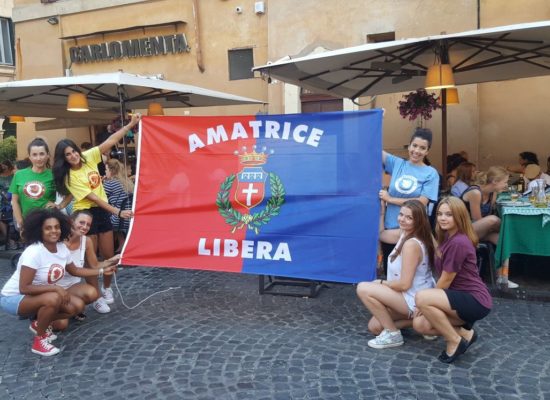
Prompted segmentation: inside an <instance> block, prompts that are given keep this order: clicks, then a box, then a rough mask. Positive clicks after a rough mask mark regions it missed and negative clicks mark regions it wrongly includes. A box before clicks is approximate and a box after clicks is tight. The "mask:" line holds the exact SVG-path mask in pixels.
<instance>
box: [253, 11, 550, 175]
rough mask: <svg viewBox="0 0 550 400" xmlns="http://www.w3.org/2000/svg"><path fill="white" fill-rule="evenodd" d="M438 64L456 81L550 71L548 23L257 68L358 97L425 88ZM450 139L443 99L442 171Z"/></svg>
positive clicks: (354, 49)
mask: <svg viewBox="0 0 550 400" xmlns="http://www.w3.org/2000/svg"><path fill="white" fill-rule="evenodd" d="M440 62H442V63H449V64H451V66H452V71H453V75H454V81H455V84H456V85H465V84H471V83H481V82H491V81H501V80H509V79H518V78H526V77H534V76H541V75H550V21H540V22H534V23H527V24H518V25H509V26H501V27H497V28H490V29H479V30H474V31H468V32H461V33H455V34H451V35H437V36H428V37H423V38H417V39H403V40H395V41H391V42H382V43H374V44H365V45H361V46H356V47H349V48H345V49H340V50H334V51H328V52H325V53H320V54H315V55H311V56H307V57H300V58H295V59H293V58H292V57H285V58H284V59H282V60H280V61H276V62H274V63H272V64H268V65H264V66H260V67H257V68H254V70H256V71H260V72H262V73H263V74H265V75H266V76H269V77H271V78H275V79H279V80H281V81H283V82H288V83H292V84H295V85H298V86H301V87H303V88H306V89H308V90H311V91H313V92H320V93H328V94H331V95H334V96H339V97H346V98H350V99H352V100H354V99H357V98H358V97H360V96H372V95H377V94H385V93H396V92H403V91H408V90H415V89H418V88H423V87H424V81H425V77H426V72H427V70H428V67H430V66H431V65H434V64H437V63H440ZM442 92H443V96H442V97H443V98H445V91H442ZM446 143H447V121H446V104H445V102H443V118H442V146H443V149H442V150H443V151H442V155H443V160H442V161H443V162H442V166H443V170H444V172H445V166H446V158H447V146H446Z"/></svg>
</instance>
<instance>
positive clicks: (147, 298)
mask: <svg viewBox="0 0 550 400" xmlns="http://www.w3.org/2000/svg"><path fill="white" fill-rule="evenodd" d="M113 277H114V278H115V289H116V291H117V293H118V295H119V296H120V300H121V301H122V305H123V306H124V307H126V308H127V309H128V310H133V309H134V308H136V307H138V306H140V305H141V304H143V303H144V302H146V301H147V300H149V299H150V298H151V297H153V296H155V295H157V294H160V293H165V292H168V291H170V290H175V289H181V286H177V287H169V288H168V289H164V290H160V291H158V292H155V293H153V294H151V295H149V296H147V297H146V298H144V299H143V300H141V301H140V302H139V303H137V304H136V305H135V306H132V307H130V306H128V305H127V304H126V303H125V302H124V299H123V298H122V293H120V289H119V288H118V284H117V282H116V273H114V274H113Z"/></svg>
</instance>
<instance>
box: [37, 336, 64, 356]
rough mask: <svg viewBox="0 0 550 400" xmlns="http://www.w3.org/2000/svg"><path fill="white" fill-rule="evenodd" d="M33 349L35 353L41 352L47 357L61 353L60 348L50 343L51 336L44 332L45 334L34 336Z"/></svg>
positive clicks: (40, 353)
mask: <svg viewBox="0 0 550 400" xmlns="http://www.w3.org/2000/svg"><path fill="white" fill-rule="evenodd" d="M31 351H32V352H33V353H34V354H39V355H41V356H46V357H48V356H54V355H56V354H57V353H59V349H58V348H57V347H55V346H54V345H52V344H51V343H50V341H49V338H48V336H47V335H46V334H44V335H43V336H35V337H34V340H33V342H32V348H31Z"/></svg>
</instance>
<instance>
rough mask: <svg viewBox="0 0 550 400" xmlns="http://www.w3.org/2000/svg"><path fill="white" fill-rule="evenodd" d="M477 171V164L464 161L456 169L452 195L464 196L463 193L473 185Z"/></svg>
mask: <svg viewBox="0 0 550 400" xmlns="http://www.w3.org/2000/svg"><path fill="white" fill-rule="evenodd" d="M475 173H476V165H475V164H474V163H471V162H469V161H466V162H463V163H462V164H460V165H459V166H458V168H457V169H456V178H457V180H456V182H455V183H454V185H453V186H452V187H451V195H452V196H455V197H462V193H464V192H465V191H466V189H468V188H469V187H470V186H471V185H472V181H473V179H474V176H475Z"/></svg>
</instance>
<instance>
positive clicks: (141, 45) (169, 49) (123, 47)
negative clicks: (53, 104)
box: [69, 33, 190, 64]
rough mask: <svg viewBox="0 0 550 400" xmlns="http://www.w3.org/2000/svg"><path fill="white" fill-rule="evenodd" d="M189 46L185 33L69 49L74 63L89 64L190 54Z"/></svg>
mask: <svg viewBox="0 0 550 400" xmlns="http://www.w3.org/2000/svg"><path fill="white" fill-rule="evenodd" d="M189 50H190V49H189V46H188V45H187V39H186V38H185V35H184V34H183V33H178V34H176V35H166V36H151V37H146V38H141V39H129V40H121V41H113V42H105V43H99V44H90V45H85V46H75V47H71V48H69V53H70V56H71V61H72V62H73V63H77V64H78V63H89V62H98V61H109V60H117V59H120V58H124V57H128V58H136V57H150V56H158V55H163V54H168V53H172V54H177V53H185V52H188V51H189Z"/></svg>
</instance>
